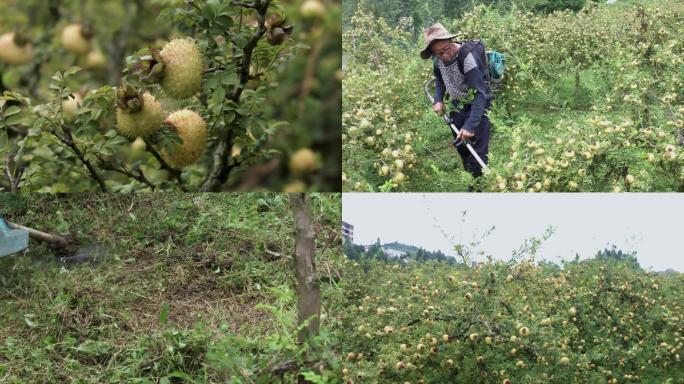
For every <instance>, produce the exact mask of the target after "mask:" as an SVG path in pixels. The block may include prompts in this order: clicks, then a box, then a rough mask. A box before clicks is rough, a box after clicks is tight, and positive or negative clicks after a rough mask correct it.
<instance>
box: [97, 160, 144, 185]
mask: <svg viewBox="0 0 684 384" xmlns="http://www.w3.org/2000/svg"><path fill="white" fill-rule="evenodd" d="M100 162H101V164H102V168H103V169H106V170H108V171H113V172H117V173H120V174H122V175H126V176H128V177H130V178H131V179H135V180H137V181H138V182H140V183H142V184H145V185H147V186H148V187H150V189H152V190H153V191H154V190H155V189H156V186H155V185H154V184H152V182H151V181H149V180H148V179H147V177H145V174H144V173H143V171H142V169H140V167H138V166H136V167H135V168H134V169H133V170H134V171H136V172H137V173H133V172H132V171H130V170H128V169H126V168H127V167H126V166H125V165H124V166H123V167H122V168H118V167H116V166H114V165H113V164H111V163H106V162H104V161H103V160H102V159H100Z"/></svg>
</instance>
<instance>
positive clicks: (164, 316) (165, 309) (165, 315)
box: [159, 303, 169, 325]
mask: <svg viewBox="0 0 684 384" xmlns="http://www.w3.org/2000/svg"><path fill="white" fill-rule="evenodd" d="M168 321H169V303H164V305H162V309H161V312H160V313H159V324H161V325H166V323H168Z"/></svg>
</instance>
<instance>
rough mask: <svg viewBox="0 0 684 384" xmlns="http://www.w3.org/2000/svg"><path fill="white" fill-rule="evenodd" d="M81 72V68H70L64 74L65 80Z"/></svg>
mask: <svg viewBox="0 0 684 384" xmlns="http://www.w3.org/2000/svg"><path fill="white" fill-rule="evenodd" d="M80 70H81V68H79V67H69V69H67V70H66V71H65V72H64V78H67V77H69V76H71V75H74V74H75V73H77V72H78V71H80Z"/></svg>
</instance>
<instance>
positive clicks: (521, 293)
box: [336, 254, 684, 384]
mask: <svg viewBox="0 0 684 384" xmlns="http://www.w3.org/2000/svg"><path fill="white" fill-rule="evenodd" d="M347 264H348V265H349V268H348V269H346V273H345V278H346V281H345V286H344V287H343V291H344V292H345V297H344V298H343V299H339V300H340V303H339V304H340V305H343V308H342V309H340V310H339V313H337V314H336V316H339V317H340V318H339V321H340V322H341V325H340V327H342V328H343V329H350V330H351V331H350V332H348V333H347V337H346V338H345V339H344V341H343V342H342V344H343V345H342V347H341V349H340V353H341V355H342V358H343V359H344V362H343V364H342V368H341V369H342V375H343V379H344V382H345V383H349V384H351V383H367V382H375V383H455V382H458V383H474V384H476V383H483V384H484V383H504V384H511V383H513V384H518V383H525V384H533V383H541V382H543V383H684V369H683V368H684V361H682V357H683V356H682V352H683V351H682V348H683V347H684V318H682V313H684V308H683V307H682V303H684V301H683V300H684V290H683V288H684V277H683V276H682V274H679V273H673V274H660V273H658V274H655V273H652V272H645V271H643V270H642V269H640V268H639V267H638V266H637V267H636V268H635V267H634V266H633V265H632V264H630V263H627V262H624V261H617V260H614V259H613V260H606V259H605V258H603V259H600V258H598V257H597V258H595V259H591V260H584V261H577V260H575V261H570V262H566V263H564V264H563V265H562V266H558V265H555V264H552V263H548V262H543V263H536V262H534V258H533V257H531V256H530V255H529V254H520V255H518V257H517V258H512V259H511V260H509V261H493V260H491V259H490V260H488V261H487V262H484V263H481V264H477V265H476V266H474V267H465V266H464V264H461V263H458V264H454V263H446V262H437V261H430V262H415V261H412V262H411V263H409V264H407V265H404V264H399V263H387V262H382V261H378V260H373V259H364V258H361V259H358V260H348V261H347Z"/></svg>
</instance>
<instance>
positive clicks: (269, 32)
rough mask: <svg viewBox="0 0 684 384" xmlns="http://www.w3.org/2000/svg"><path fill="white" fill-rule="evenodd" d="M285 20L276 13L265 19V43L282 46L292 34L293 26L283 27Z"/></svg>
mask: <svg viewBox="0 0 684 384" xmlns="http://www.w3.org/2000/svg"><path fill="white" fill-rule="evenodd" d="M285 22H286V19H285V17H284V16H281V15H279V14H277V13H274V14H272V15H270V16H269V17H268V18H267V19H266V23H265V26H266V41H268V43H269V44H271V45H280V44H282V43H283V42H284V41H285V39H287V37H288V36H290V35H291V34H292V29H293V27H294V26H293V25H285Z"/></svg>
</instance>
